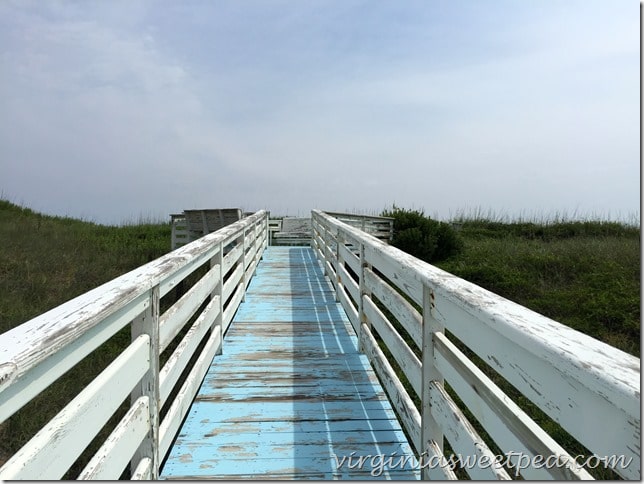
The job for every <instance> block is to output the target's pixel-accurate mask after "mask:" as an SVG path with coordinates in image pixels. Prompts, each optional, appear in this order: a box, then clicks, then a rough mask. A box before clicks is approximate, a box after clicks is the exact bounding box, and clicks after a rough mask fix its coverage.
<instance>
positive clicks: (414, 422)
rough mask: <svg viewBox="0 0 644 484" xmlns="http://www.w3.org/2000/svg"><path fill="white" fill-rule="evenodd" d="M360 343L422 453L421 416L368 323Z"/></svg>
mask: <svg viewBox="0 0 644 484" xmlns="http://www.w3.org/2000/svg"><path fill="white" fill-rule="evenodd" d="M359 334H360V339H361V342H360V345H361V348H363V349H364V353H365V354H366V355H367V357H368V358H369V361H370V363H371V365H372V366H373V368H374V370H375V371H376V373H377V375H378V378H379V379H380V382H381V383H382V386H383V387H384V388H385V391H386V392H387V394H388V395H389V400H390V401H391V403H392V405H393V406H394V408H395V409H396V412H397V413H398V417H399V418H400V421H401V423H402V425H403V427H404V428H405V430H406V431H407V434H408V435H409V436H410V438H411V443H412V445H413V446H414V448H415V449H416V451H417V452H418V453H419V454H420V453H421V452H422V451H421V449H422V445H421V435H420V428H421V416H420V413H419V412H418V409H417V408H416V406H415V405H414V402H413V400H412V399H411V398H410V396H409V394H408V393H407V390H405V387H404V386H403V384H402V383H401V382H400V379H399V378H398V377H397V376H396V372H395V370H394V369H393V367H392V366H391V364H390V363H389V361H388V360H387V357H386V356H385V354H384V353H383V352H382V350H381V349H380V347H379V346H378V342H377V341H376V339H375V338H374V337H373V334H372V333H371V331H370V330H369V328H368V327H366V325H364V327H363V330H362V331H360V333H359Z"/></svg>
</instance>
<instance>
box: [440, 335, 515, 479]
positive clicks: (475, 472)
mask: <svg viewBox="0 0 644 484" xmlns="http://www.w3.org/2000/svg"><path fill="white" fill-rule="evenodd" d="M439 334H440V333H439ZM429 395H430V401H429V403H430V407H431V410H432V415H433V416H434V418H435V419H436V421H437V423H438V424H439V425H440V427H441V428H442V429H443V430H444V432H445V436H446V437H447V440H449V442H450V444H451V446H452V449H453V450H454V453H455V454H456V455H463V456H476V459H478V460H479V461H482V462H483V463H484V464H485V465H483V466H467V467H466V468H465V471H466V472H467V473H468V474H469V476H470V477H471V478H472V479H474V480H510V476H509V475H508V473H507V472H506V471H505V470H504V469H503V467H502V466H501V464H500V463H499V462H498V461H497V459H496V457H495V454H494V453H493V452H492V451H491V450H490V448H489V447H488V446H487V444H486V443H485V442H484V441H483V439H481V437H480V436H479V434H478V432H477V431H476V430H475V429H474V427H472V425H471V424H470V423H469V421H468V420H467V418H466V417H465V415H463V412H462V411H461V409H460V408H459V407H458V406H457V405H456V404H455V403H454V401H453V400H452V398H451V397H450V396H449V395H448V394H447V392H446V391H445V389H444V388H443V385H439V384H438V383H436V382H434V381H432V382H431V383H430V384H429Z"/></svg>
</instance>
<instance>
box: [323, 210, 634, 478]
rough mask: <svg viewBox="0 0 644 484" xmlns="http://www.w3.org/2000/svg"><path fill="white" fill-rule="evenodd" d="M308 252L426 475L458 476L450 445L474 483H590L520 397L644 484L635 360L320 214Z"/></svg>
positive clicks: (579, 465)
mask: <svg viewBox="0 0 644 484" xmlns="http://www.w3.org/2000/svg"><path fill="white" fill-rule="evenodd" d="M312 246H313V248H314V250H315V251H316V253H317V256H318V257H319V259H320V260H321V262H322V263H323V265H324V267H325V270H326V273H327V274H328V276H329V278H330V280H331V282H332V283H333V285H334V286H335V290H336V297H337V299H338V300H339V301H340V302H341V304H342V306H343V307H344V309H345V311H346V313H347V315H348V317H349V319H350V321H351V323H352V325H353V328H354V329H355V332H356V334H357V335H358V338H359V341H360V345H361V348H362V350H363V351H364V353H365V354H366V355H367V356H368V358H369V360H370V361H371V363H372V366H373V367H374V369H375V370H376V372H377V374H378V376H379V378H380V380H381V382H382V383H383V386H384V387H385V389H386V391H387V392H388V395H389V398H390V400H391V402H392V404H393V405H394V407H395V408H396V410H397V414H398V416H399V418H400V420H401V423H402V425H403V427H404V428H405V430H406V432H407V434H408V436H409V438H410V441H411V442H412V444H413V446H414V448H415V450H416V452H417V453H418V455H417V456H418V457H420V458H424V462H425V463H429V464H432V463H433V465H426V466H425V468H424V477H426V478H432V479H436V478H437V479H446V478H456V474H455V472H454V469H453V468H452V467H453V466H451V465H449V464H450V462H449V457H450V456H448V455H446V453H444V452H445V443H447V444H448V445H449V447H450V448H451V450H452V452H453V453H454V454H455V455H460V456H463V457H464V458H466V457H471V460H470V461H469V464H467V463H464V461H461V468H460V469H459V470H458V472H463V471H464V472H466V473H467V474H469V476H470V477H472V478H474V479H507V478H512V477H517V474H518V473H519V470H520V473H519V474H520V477H523V478H527V479H587V478H592V476H591V474H589V472H588V471H587V469H586V467H585V466H584V462H583V461H582V460H580V459H579V457H580V455H579V454H576V453H574V451H572V450H567V449H565V448H564V447H563V445H562V444H561V443H558V442H556V441H555V440H554V439H553V437H551V436H550V435H549V434H548V433H547V432H546V431H545V430H544V429H543V428H542V427H541V426H539V425H538V424H537V423H536V422H535V419H534V418H536V417H534V418H533V417H531V416H529V415H528V413H526V411H524V410H523V409H522V407H520V406H519V403H523V402H518V401H514V400H512V398H511V397H510V394H512V395H516V394H517V392H518V393H520V394H521V395H522V396H523V397H525V398H527V399H528V400H529V401H530V402H532V404H534V405H536V406H537V407H538V408H539V409H540V410H541V411H542V412H543V413H545V414H546V415H547V417H549V418H550V419H552V421H554V422H556V423H557V424H559V425H560V426H561V427H562V428H563V429H564V430H565V431H566V432H567V433H568V434H569V435H570V436H571V437H572V438H574V439H576V441H577V442H578V443H580V444H581V445H583V446H585V448H586V449H588V451H589V452H590V455H588V456H587V457H591V456H594V458H595V460H594V461H593V460H592V459H591V460H590V461H589V462H590V463H591V464H592V465H593V466H595V467H596V465H595V464H597V462H598V461H601V460H602V459H604V458H607V463H608V466H609V467H611V468H612V469H613V470H614V472H616V473H617V474H618V475H620V476H622V477H624V478H627V479H640V472H641V471H640V361H639V359H638V358H635V357H634V356H631V355H629V354H626V353H624V352H622V351H620V350H618V349H616V348H613V347H611V346H609V345H607V344H605V343H603V342H600V341H598V340H596V339H593V338H591V337H589V336H587V335H585V334H582V333H580V332H578V331H575V330H573V329H571V328H569V327H567V326H564V325H562V324H560V323H558V322H555V321H553V320H551V319H549V318H546V317H545V316H543V315H540V314H538V313H536V312H534V311H531V310H529V309H527V308H525V307H523V306H521V305H519V304H516V303H513V302H511V301H509V300H507V299H504V298H502V297H501V296H498V295H496V294H494V293H492V292H490V291H487V290H485V289H483V288H481V287H479V286H476V285H475V284H472V283H469V282H467V281H465V280H463V279H460V278H458V277H455V276H453V275H451V274H449V273H447V272H445V271H442V270H440V269H438V268H436V267H434V266H432V265H430V264H427V263H425V262H423V261H421V260H419V259H416V258H414V257H413V256H411V255H409V254H406V253H405V252H402V251H400V250H398V249H396V248H395V247H391V246H388V245H387V244H385V243H383V242H382V241H380V240H378V239H376V238H375V237H373V236H371V235H369V234H367V233H365V232H363V231H361V230H359V229H357V228H355V227H352V226H350V225H348V224H346V223H343V222H342V221H340V220H338V219H337V218H336V217H334V216H332V215H330V214H327V213H325V212H321V211H318V210H314V211H313V239H312ZM502 387H503V389H502ZM456 397H458V398H456ZM523 397H522V399H523ZM515 398H516V397H515ZM540 418H541V417H540ZM482 430H483V431H484V433H482ZM485 434H487V435H485ZM482 435H484V436H482ZM499 452H500V453H499ZM571 452H572V453H571ZM610 459H612V461H611V460H610ZM421 462H423V461H421ZM589 467H590V464H589Z"/></svg>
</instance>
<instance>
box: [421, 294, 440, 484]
mask: <svg viewBox="0 0 644 484" xmlns="http://www.w3.org/2000/svg"><path fill="white" fill-rule="evenodd" d="M434 300H435V299H434V292H433V291H432V290H431V288H429V287H427V286H426V285H425V284H423V347H422V352H423V353H422V364H423V365H422V377H423V380H422V408H421V410H422V411H421V419H422V420H421V432H420V435H421V445H422V446H423V447H422V448H423V453H424V454H425V459H428V458H429V457H431V456H430V455H427V453H428V449H429V443H430V441H433V442H434V443H435V444H436V446H437V447H438V448H439V449H440V451H441V452H442V451H443V432H442V430H441V428H440V426H439V425H438V423H437V422H436V419H434V417H433V415H432V409H431V401H430V387H431V384H432V382H434V383H437V384H438V385H440V386H441V387H442V386H443V377H442V375H441V374H440V372H439V371H438V369H437V368H436V367H435V366H434V334H435V333H442V332H443V331H444V329H445V328H444V327H443V325H441V324H440V323H439V322H438V321H436V319H435V318H434V317H433V312H434ZM423 479H426V480H428V479H429V469H428V468H427V467H425V468H424V469H423Z"/></svg>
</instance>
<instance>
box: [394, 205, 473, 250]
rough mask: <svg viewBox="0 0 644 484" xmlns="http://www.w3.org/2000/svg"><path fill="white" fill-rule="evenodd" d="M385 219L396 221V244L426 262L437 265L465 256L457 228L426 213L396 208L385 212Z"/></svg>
mask: <svg viewBox="0 0 644 484" xmlns="http://www.w3.org/2000/svg"><path fill="white" fill-rule="evenodd" d="M382 216H383V217H391V218H393V219H394V236H393V240H392V241H391V243H392V245H394V246H396V247H398V248H399V249H400V250H404V251H405V252H407V253H408V254H411V255H413V256H415V257H418V258H419V259H422V260H424V261H425V262H430V263H435V262H439V261H442V260H445V259H449V258H450V257H454V256H455V255H457V254H459V253H461V251H462V249H463V241H462V239H461V238H460V237H459V236H458V234H457V233H456V230H454V228H453V227H452V226H451V225H450V224H448V223H446V222H439V221H437V220H434V219H432V218H431V217H428V216H426V215H425V214H424V212H423V211H422V210H409V209H404V208H399V207H396V206H395V205H394V206H393V207H392V208H391V210H385V211H384V212H383V213H382Z"/></svg>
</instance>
